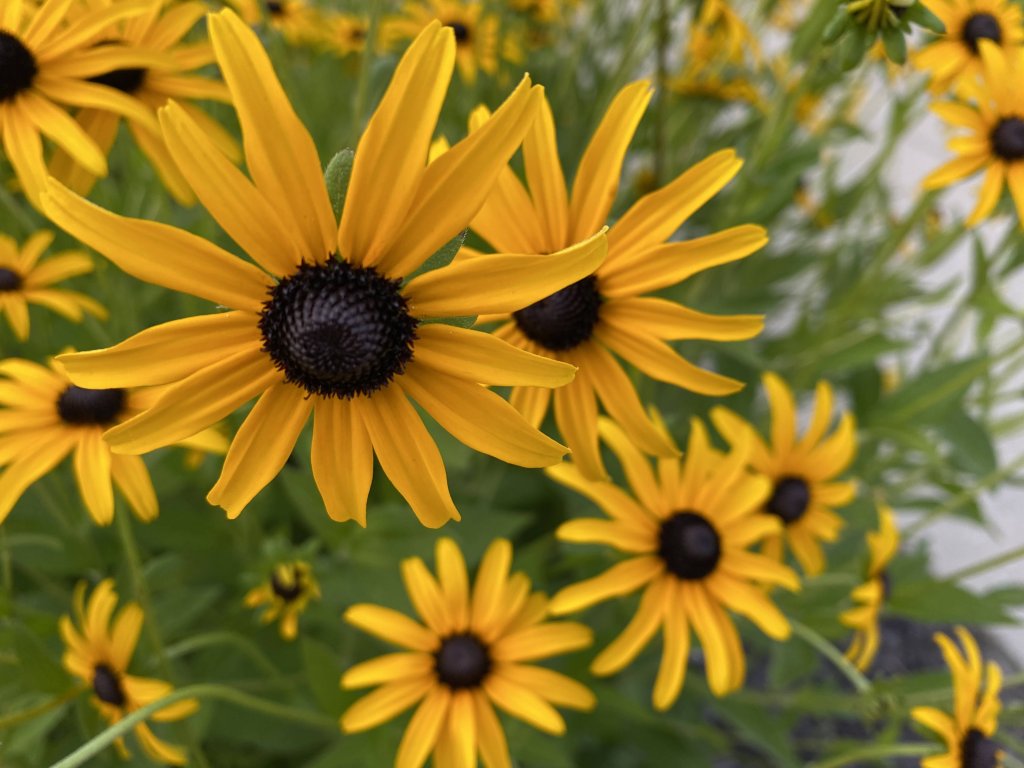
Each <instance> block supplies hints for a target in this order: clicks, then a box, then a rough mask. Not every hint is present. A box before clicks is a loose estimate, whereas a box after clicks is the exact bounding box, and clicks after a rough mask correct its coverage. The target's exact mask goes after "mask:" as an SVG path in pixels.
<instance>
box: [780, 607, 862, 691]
mask: <svg viewBox="0 0 1024 768" xmlns="http://www.w3.org/2000/svg"><path fill="white" fill-rule="evenodd" d="M789 623H790V624H791V625H792V627H793V634H795V635H796V636H797V637H799V638H800V639H802V640H804V641H805V642H806V643H807V644H808V645H810V646H811V647H812V648H814V649H815V650H816V651H818V653H820V654H821V655H822V656H824V657H825V658H826V659H828V660H829V661H830V662H832V665H833V666H834V667H835V668H836V669H838V670H839V671H840V672H841V673H842V674H843V677H845V678H846V679H847V680H849V681H850V684H851V685H852V686H853V687H854V688H856V689H857V692H858V693H871V692H872V690H873V687H872V685H871V681H870V680H868V679H867V678H866V677H865V676H864V674H863V673H862V672H861V671H860V670H859V669H857V667H855V666H854V665H853V663H852V662H851V661H850V660H849V659H847V658H846V657H845V656H844V655H843V654H842V653H840V652H839V649H838V648H836V647H835V646H834V645H832V643H830V642H829V641H828V640H826V639H825V638H824V637H822V636H821V635H819V634H818V633H817V632H815V631H814V630H813V629H811V628H810V627H808V626H807V625H806V624H801V623H800V622H799V621H794V620H792V619H790V622H789Z"/></svg>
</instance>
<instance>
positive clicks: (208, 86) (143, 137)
mask: <svg viewBox="0 0 1024 768" xmlns="http://www.w3.org/2000/svg"><path fill="white" fill-rule="evenodd" d="M113 4H114V3H112V2H111V0H86V2H83V3H81V4H80V6H79V9H80V11H81V12H82V13H86V12H88V10H89V9H93V10H94V11H99V10H102V9H103V8H107V7H110V6H111V5H113ZM206 10H207V9H206V6H205V5H204V4H203V3H199V2H183V3H175V4H173V5H171V4H168V3H167V2H166V0H149V3H148V7H147V8H146V12H145V13H144V14H143V15H141V16H139V17H137V18H134V19H132V20H131V21H130V22H129V23H127V24H116V23H115V24H111V25H110V26H108V27H106V28H104V29H99V30H97V31H96V32H95V34H94V36H93V40H92V42H93V44H98V43H101V42H104V41H111V40H116V41H118V42H121V43H123V44H124V45H126V46H127V47H129V48H131V49H132V50H136V51H144V52H147V53H150V54H152V56H153V59H154V61H156V62H158V63H159V66H156V67H122V68H119V69H111V70H108V71H105V72H101V73H99V74H97V75H94V76H92V77H90V78H89V81H90V82H92V83H99V84H101V85H105V86H108V87H110V88H113V89H115V90H117V91H119V92H120V93H123V94H125V95H126V96H129V97H131V98H134V99H137V100H138V101H140V102H142V104H143V105H145V107H146V108H147V111H148V113H149V117H148V118H147V119H146V120H138V119H135V118H133V117H131V116H129V117H128V121H127V122H128V128H129V130H130V131H131V134H132V137H133V138H134V139H135V143H136V145H137V146H138V147H139V149H140V150H142V152H143V154H145V155H146V157H147V158H148V159H149V161H150V163H151V164H152V165H153V168H154V169H155V170H156V172H157V175H158V176H159V177H160V179H161V180H162V181H163V183H164V186H166V187H167V189H168V191H170V193H171V194H172V195H174V197H175V199H176V200H178V202H180V203H183V204H185V205H190V204H192V203H194V202H195V196H194V195H193V194H192V189H191V188H190V187H189V185H188V183H187V182H186V181H185V179H184V178H183V177H182V175H181V172H180V171H179V170H178V167H177V165H175V163H174V160H173V159H172V158H171V156H170V154H169V153H168V151H167V147H166V146H165V145H164V142H163V139H162V138H161V136H160V131H159V127H158V126H157V123H156V110H158V109H159V108H160V107H162V106H164V105H165V104H166V103H167V102H168V100H169V99H174V100H176V101H177V102H178V104H180V105H181V107H182V109H184V110H186V111H187V112H188V113H189V115H191V116H192V118H193V119H195V121H196V122H197V123H199V125H201V126H202V128H203V130H204V131H205V132H206V133H207V135H209V136H210V137H211V138H212V139H214V141H216V142H217V145H218V146H219V147H221V149H223V150H224V152H226V153H227V154H228V155H229V156H230V157H231V158H232V160H234V161H236V162H239V161H240V160H241V154H240V152H239V151H238V145H237V144H236V143H235V140H234V139H233V138H232V137H231V135H230V134H229V133H228V132H227V131H226V130H225V129H224V128H223V127H222V126H221V125H220V124H219V123H218V122H217V121H216V120H214V119H213V118H211V117H210V116H209V115H208V114H206V112H204V111H203V110H202V109H201V108H200V107H198V106H197V105H195V104H193V103H192V101H193V100H196V99H200V100H207V101H219V102H227V101H230V96H229V95H228V91H227V88H226V87H225V86H224V83H222V82H220V81H219V80H214V79H212V78H210V77H206V76H204V75H199V74H197V71H198V70H199V69H201V68H203V67H205V66H207V65H208V64H210V63H211V62H212V61H213V49H212V47H211V46H210V43H209V41H207V40H197V41H192V40H190V41H187V42H186V40H185V38H186V37H187V36H188V35H189V33H190V32H191V30H192V29H193V27H195V25H196V23H197V22H199V20H200V19H202V18H203V16H204V15H205V14H206ZM76 117H77V120H78V123H79V124H80V125H81V126H82V127H83V128H84V129H85V131H86V132H87V133H88V134H89V135H90V136H91V137H92V138H93V139H94V140H95V141H96V143H97V145H98V146H99V147H100V149H101V150H102V151H103V152H104V153H107V152H109V151H110V147H111V145H112V144H113V143H114V139H115V138H116V137H117V130H118V126H119V124H120V122H121V115H120V114H118V113H117V112H111V111H109V110H105V109H84V110H81V111H80V112H79V113H78V114H77V116H76ZM50 171H51V173H52V174H53V175H54V176H56V177H57V178H58V179H60V180H61V181H63V182H64V183H65V184H67V185H68V187H70V188H71V189H73V190H74V191H75V192H77V193H79V194H80V195H87V194H89V190H90V189H92V185H93V183H94V182H95V180H96V176H95V175H94V174H93V173H91V172H90V171H89V170H88V169H87V168H85V167H83V166H81V165H79V164H77V163H75V161H74V159H73V158H72V157H71V156H70V155H69V154H67V153H66V152H58V153H57V154H56V155H55V156H54V159H53V161H51V163H50Z"/></svg>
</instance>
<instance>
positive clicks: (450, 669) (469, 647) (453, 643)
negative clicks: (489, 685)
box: [434, 632, 491, 688]
mask: <svg viewBox="0 0 1024 768" xmlns="http://www.w3.org/2000/svg"><path fill="white" fill-rule="evenodd" d="M434 660H435V669H436V670H437V677H438V679H439V680H440V681H441V682H442V683H444V684H445V685H447V686H448V687H449V688H476V687H477V686H479V685H480V684H481V683H483V681H484V678H486V677H487V673H488V672H490V671H491V657H490V654H489V653H488V652H487V646H486V645H484V644H483V643H482V642H481V641H480V640H479V638H477V636H476V635H473V634H471V633H469V632H466V633H464V634H460V635H450V636H449V637H446V638H445V639H444V640H443V641H442V643H441V648H440V649H439V650H438V651H437V653H435V654H434Z"/></svg>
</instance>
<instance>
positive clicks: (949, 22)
mask: <svg viewBox="0 0 1024 768" xmlns="http://www.w3.org/2000/svg"><path fill="white" fill-rule="evenodd" d="M924 4H925V6H927V8H928V10H930V11H931V12H932V13H934V14H935V15H936V16H938V17H939V18H940V19H941V20H942V23H943V24H945V26H946V34H945V35H944V36H943V37H941V38H940V39H938V40H936V41H935V42H933V43H931V44H929V45H927V46H925V47H924V48H923V49H922V50H920V51H918V52H917V53H915V54H914V56H913V58H912V61H913V63H914V66H916V67H918V68H920V69H923V70H925V71H927V72H928V73H929V74H930V75H931V78H932V90H933V91H935V92H937V93H938V92H943V91H947V90H953V91H954V92H961V88H962V87H963V86H967V88H968V92H969V90H970V89H971V88H973V87H974V86H976V84H977V82H978V80H979V79H980V78H981V76H982V72H983V67H982V61H981V51H980V50H979V47H978V44H979V42H980V41H981V40H989V41H991V43H992V44H993V45H996V46H999V47H1000V48H1002V50H1003V52H1004V54H1006V55H1007V56H1012V55H1014V52H1015V50H1016V49H1019V48H1020V46H1021V44H1024V28H1022V26H1021V24H1022V20H1024V15H1022V14H1021V9H1020V7H1019V6H1017V5H1016V4H1015V3H1013V2H1009V0H925V2H924Z"/></svg>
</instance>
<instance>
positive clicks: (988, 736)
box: [910, 627, 1003, 768]
mask: <svg viewBox="0 0 1024 768" xmlns="http://www.w3.org/2000/svg"><path fill="white" fill-rule="evenodd" d="M956 635H957V637H958V638H959V640H960V645H961V646H962V647H963V651H964V652H963V653H961V652H960V651H959V650H958V649H957V647H956V645H954V643H953V641H952V640H951V639H950V638H949V637H948V636H947V635H944V634H942V633H941V632H939V633H936V635H935V642H936V643H938V645H939V648H940V649H941V650H942V655H943V657H944V658H945V659H946V664H947V665H948V666H949V669H950V672H952V674H953V714H952V716H950V715H947V714H946V713H945V712H943V711H942V710H939V709H936V708H935V707H914V709H913V710H911V712H910V716H911V717H912V718H914V720H916V721H917V722H918V723H920V724H921V725H923V726H924V727H925V728H927V729H929V730H931V731H934V732H935V733H937V734H938V735H939V736H941V737H942V740H943V741H945V742H946V752H945V754H942V755H936V756H934V757H926V758H924V759H923V760H922V761H921V766H922V768H1001V766H1002V764H1003V760H1002V750H1001V749H1000V748H999V747H998V746H997V744H996V743H995V741H993V737H994V736H995V733H996V730H997V729H998V727H999V710H1000V709H1001V707H1002V705H1001V703H1000V701H999V689H1000V687H1001V685H1002V679H1003V676H1002V671H1001V670H1000V669H999V666H998V665H997V664H996V663H995V662H992V661H990V662H988V663H987V664H985V668H984V684H983V683H982V659H981V653H980V652H979V650H978V644H977V642H975V640H974V638H973V637H972V636H971V633H970V632H968V631H967V630H966V629H964V628H963V627H957V628H956Z"/></svg>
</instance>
